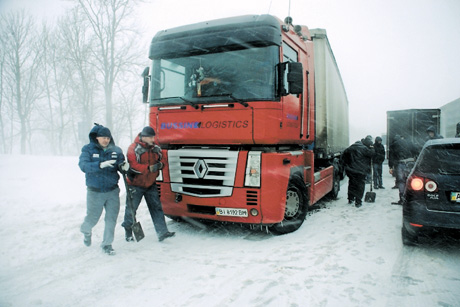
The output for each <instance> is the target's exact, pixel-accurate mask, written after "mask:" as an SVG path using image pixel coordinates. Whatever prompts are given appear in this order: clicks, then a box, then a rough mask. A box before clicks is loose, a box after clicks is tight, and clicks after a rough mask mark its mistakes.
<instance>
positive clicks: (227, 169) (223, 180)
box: [168, 149, 238, 197]
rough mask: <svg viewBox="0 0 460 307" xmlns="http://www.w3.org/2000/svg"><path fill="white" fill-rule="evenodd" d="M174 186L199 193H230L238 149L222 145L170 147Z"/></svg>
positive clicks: (184, 192)
mask: <svg viewBox="0 0 460 307" xmlns="http://www.w3.org/2000/svg"><path fill="white" fill-rule="evenodd" d="M168 161H169V175H170V178H171V190H172V191H173V192H176V193H181V194H187V195H192V196H198V197H220V196H231V195H232V192H233V185H234V183H235V173H236V164H237V161H238V152H237V151H229V150H223V149H221V150H220V149H209V150H207V149H179V150H169V151H168Z"/></svg>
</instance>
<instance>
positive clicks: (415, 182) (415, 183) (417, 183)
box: [410, 177, 423, 191]
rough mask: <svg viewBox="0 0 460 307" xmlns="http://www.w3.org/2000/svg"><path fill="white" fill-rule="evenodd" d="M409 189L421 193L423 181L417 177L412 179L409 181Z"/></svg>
mask: <svg viewBox="0 0 460 307" xmlns="http://www.w3.org/2000/svg"><path fill="white" fill-rule="evenodd" d="M410 187H411V188H412V190H414V191H421V190H422V189H423V179H422V178H419V177H412V178H411V180H410Z"/></svg>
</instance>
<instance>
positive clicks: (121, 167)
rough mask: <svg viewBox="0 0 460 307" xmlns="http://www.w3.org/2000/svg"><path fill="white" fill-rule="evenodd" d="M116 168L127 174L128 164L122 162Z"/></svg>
mask: <svg viewBox="0 0 460 307" xmlns="http://www.w3.org/2000/svg"><path fill="white" fill-rule="evenodd" d="M118 168H119V169H120V170H121V171H122V172H127V171H128V170H129V163H128V162H122V163H120V164H119V165H118Z"/></svg>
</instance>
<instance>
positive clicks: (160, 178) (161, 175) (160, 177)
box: [157, 170, 163, 181]
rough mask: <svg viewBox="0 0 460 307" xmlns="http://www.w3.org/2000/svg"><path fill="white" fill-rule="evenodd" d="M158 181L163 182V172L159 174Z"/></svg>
mask: <svg viewBox="0 0 460 307" xmlns="http://www.w3.org/2000/svg"><path fill="white" fill-rule="evenodd" d="M157 181H163V170H160V171H159V172H158V177H157Z"/></svg>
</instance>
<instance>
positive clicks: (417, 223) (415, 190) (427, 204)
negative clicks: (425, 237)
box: [401, 138, 460, 245]
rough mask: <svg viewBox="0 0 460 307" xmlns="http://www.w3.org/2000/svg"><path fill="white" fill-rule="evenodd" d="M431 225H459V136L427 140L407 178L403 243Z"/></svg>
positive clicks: (430, 227) (414, 240) (457, 227)
mask: <svg viewBox="0 0 460 307" xmlns="http://www.w3.org/2000/svg"><path fill="white" fill-rule="evenodd" d="M434 229H439V230H441V229H460V138H450V139H439V140H431V141H428V142H426V144H425V145H424V146H423V148H422V151H421V152H420V155H419V157H418V158H417V161H416V162H415V165H414V167H413V169H412V171H411V172H410V174H409V177H408V179H407V182H406V190H405V192H404V200H403V225H402V230H401V233H402V241H403V243H404V244H406V245H413V244H415V243H417V242H418V238H419V235H421V234H422V233H425V232H427V231H432V230H434Z"/></svg>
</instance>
